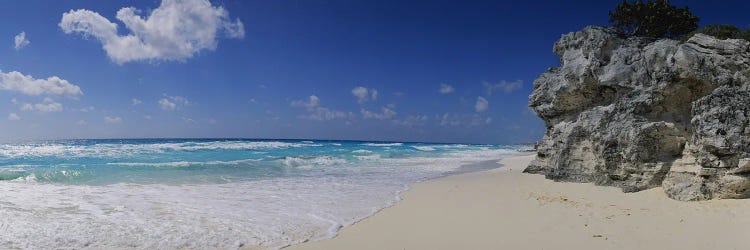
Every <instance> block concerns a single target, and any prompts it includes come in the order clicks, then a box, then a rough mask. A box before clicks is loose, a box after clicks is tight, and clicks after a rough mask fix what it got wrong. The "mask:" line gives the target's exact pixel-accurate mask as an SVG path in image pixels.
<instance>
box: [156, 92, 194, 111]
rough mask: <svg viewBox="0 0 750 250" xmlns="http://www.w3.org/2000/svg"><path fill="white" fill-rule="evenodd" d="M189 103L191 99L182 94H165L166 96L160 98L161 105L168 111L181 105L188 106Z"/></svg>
mask: <svg viewBox="0 0 750 250" xmlns="http://www.w3.org/2000/svg"><path fill="white" fill-rule="evenodd" d="M188 104H190V101H188V99H187V98H185V97H182V96H168V95H164V98H162V99H161V100H159V107H160V108H161V109H163V110H166V111H172V110H176V109H178V108H179V107H183V106H187V105H188Z"/></svg>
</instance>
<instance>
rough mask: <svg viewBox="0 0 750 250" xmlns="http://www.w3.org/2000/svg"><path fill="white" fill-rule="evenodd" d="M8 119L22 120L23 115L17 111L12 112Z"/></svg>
mask: <svg viewBox="0 0 750 250" xmlns="http://www.w3.org/2000/svg"><path fill="white" fill-rule="evenodd" d="M8 120H11V121H18V120H21V117H20V116H18V114H16V113H10V114H9V115H8Z"/></svg>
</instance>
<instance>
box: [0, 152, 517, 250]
mask: <svg viewBox="0 0 750 250" xmlns="http://www.w3.org/2000/svg"><path fill="white" fill-rule="evenodd" d="M513 153H514V151H510V150H490V149H480V150H465V151H457V152H452V153H446V154H443V155H440V156H437V157H405V158H382V157H380V155H379V154H371V155H360V157H363V158H358V160H359V161H358V162H353V163H347V162H346V160H344V159H341V158H337V157H333V156H309V157H308V156H299V157H287V158H284V159H281V160H278V162H279V163H281V164H284V165H285V166H289V167H296V168H299V167H305V166H313V167H315V168H317V167H320V168H326V172H325V174H320V175H310V176H304V177H291V178H273V179H263V180H247V181H236V182H230V183H222V184H190V185H163V184H132V183H131V184H112V185H103V186H89V185H57V184H45V183H34V182H33V181H32V182H24V181H0V194H3V198H2V199H1V200H0V208H1V209H0V248H23V249H51V248H64V249H66V248H67V249H79V248H91V249H108V248H137V249H177V248H189V249H216V248H221V249H227V248H238V247H240V246H243V245H244V246H262V247H263V248H271V249H277V248H281V247H283V246H286V245H289V244H294V243H299V242H302V241H305V240H309V239H321V238H329V237H333V236H335V234H336V231H337V230H338V229H339V228H340V227H341V226H346V225H350V224H352V223H354V222H356V221H358V220H361V219H363V218H365V217H367V216H370V215H372V214H373V213H374V212H376V211H379V210H380V209H382V208H384V207H387V206H390V205H392V204H393V203H394V202H396V201H397V200H398V194H399V192H401V191H403V190H404V189H406V188H407V187H408V185H410V184H411V183H414V182H416V181H420V180H424V179H426V178H432V177H436V176H440V175H443V174H445V173H449V172H451V171H455V170H457V169H459V168H460V166H462V165H464V164H469V163H475V162H480V161H486V160H493V159H498V158H500V157H503V156H507V155H509V154H513ZM367 157H370V158H367ZM131 163H132V164H142V163H140V162H131ZM117 164H122V163H117ZM148 164H150V163H148ZM175 164H178V165H179V164H182V163H181V162H180V163H175ZM329 171H330V172H329Z"/></svg>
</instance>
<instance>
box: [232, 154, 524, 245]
mask: <svg viewBox="0 0 750 250" xmlns="http://www.w3.org/2000/svg"><path fill="white" fill-rule="evenodd" d="M531 154H532V153H531V152H525V151H522V152H518V153H517V154H515V155H512V156H510V157H509V158H512V157H523V156H527V155H531ZM503 159H504V158H499V159H495V160H485V161H480V162H474V163H469V164H464V165H462V166H460V167H459V168H457V169H456V170H453V171H451V172H447V173H443V174H441V175H438V176H434V177H430V178H426V179H424V180H420V181H417V182H414V183H411V184H409V185H406V186H405V187H404V188H403V189H402V190H401V191H398V192H397V193H396V194H395V197H394V199H393V200H392V201H391V202H389V203H388V204H387V205H385V206H384V207H382V208H379V209H375V210H374V211H373V212H372V213H371V214H369V215H367V216H364V217H362V218H359V219H357V220H355V221H353V222H351V223H349V224H348V225H340V224H339V225H337V226H335V228H331V229H330V231H331V232H332V236H330V235H324V236H320V237H313V238H309V239H304V240H301V241H299V242H294V243H290V244H288V245H284V246H281V247H280V248H279V249H290V248H293V247H296V246H299V245H302V244H308V243H310V242H320V241H327V240H332V239H335V238H336V237H338V236H339V233H340V232H341V230H343V229H344V228H348V227H351V226H354V225H356V224H358V223H360V222H362V221H364V220H367V219H369V218H371V217H373V216H376V215H377V214H378V213H380V212H382V211H383V210H386V209H389V208H391V207H394V206H397V205H398V204H399V203H400V202H402V201H403V194H404V193H406V192H409V191H410V190H412V189H413V188H414V186H415V185H418V184H420V183H424V182H429V181H434V180H437V179H442V178H446V177H450V176H456V175H463V174H469V173H476V172H484V171H491V170H496V169H499V168H502V167H504V165H503V164H502V163H501V161H502V160H503ZM256 247H260V248H261V249H262V248H263V246H243V247H241V248H240V249H256Z"/></svg>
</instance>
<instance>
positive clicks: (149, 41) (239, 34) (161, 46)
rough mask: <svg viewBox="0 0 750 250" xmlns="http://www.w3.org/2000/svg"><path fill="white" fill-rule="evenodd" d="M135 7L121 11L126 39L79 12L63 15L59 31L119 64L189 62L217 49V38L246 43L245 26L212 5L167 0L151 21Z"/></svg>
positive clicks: (203, 1) (86, 12)
mask: <svg viewBox="0 0 750 250" xmlns="http://www.w3.org/2000/svg"><path fill="white" fill-rule="evenodd" d="M141 12H143V11H141V10H139V9H136V8H134V7H125V8H121V9H120V10H119V11H117V15H116V18H117V19H118V20H119V21H120V22H122V23H123V24H125V28H126V29H127V30H128V32H127V35H124V36H123V35H119V34H118V33H119V32H118V25H117V24H116V23H113V22H110V20H109V19H107V18H105V17H103V16H102V15H100V14H99V13H97V12H94V11H91V10H86V9H79V10H70V11H68V12H66V13H64V14H63V16H62V19H61V20H60V23H59V26H60V28H61V29H62V30H63V32H65V33H66V34H72V33H80V34H82V35H84V36H91V37H94V38H96V39H97V40H99V41H100V42H101V43H102V48H103V49H104V50H105V51H106V53H107V56H108V57H109V58H110V59H111V60H112V61H113V62H115V63H117V64H123V63H126V62H132V61H141V60H165V61H170V60H173V61H185V60H186V59H189V58H192V57H193V55H194V54H196V53H198V52H200V51H202V50H214V49H216V46H217V44H218V41H217V38H218V37H219V35H223V36H225V37H228V38H244V36H245V28H244V24H243V23H242V21H240V20H239V19H235V20H234V21H232V20H230V18H229V12H228V11H227V10H226V9H224V8H223V7H220V6H219V7H215V6H212V5H211V2H209V1H207V0H163V1H162V2H161V5H159V7H158V8H156V9H153V10H152V11H151V12H150V13H148V15H147V16H140V15H139V14H140V13H141Z"/></svg>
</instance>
